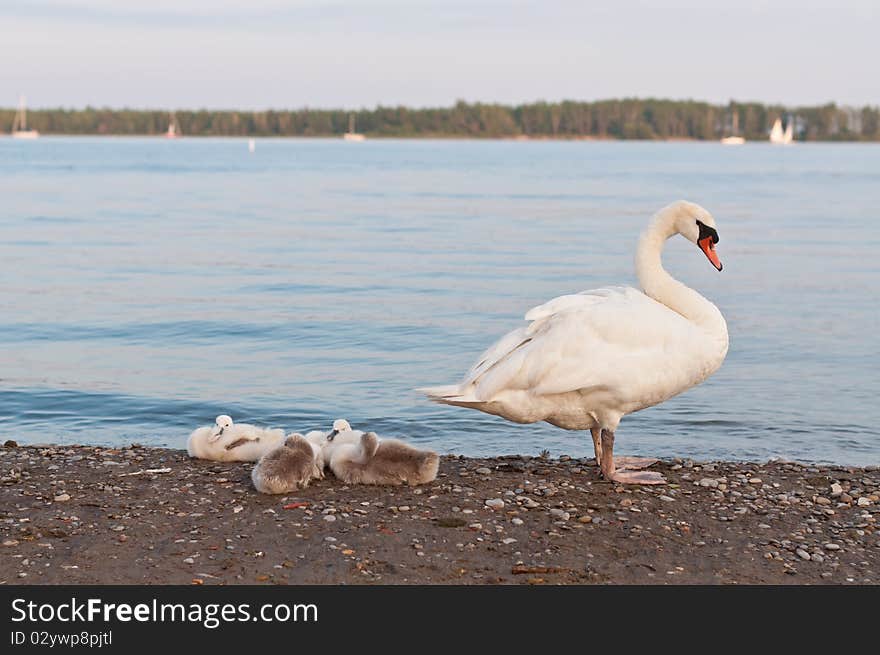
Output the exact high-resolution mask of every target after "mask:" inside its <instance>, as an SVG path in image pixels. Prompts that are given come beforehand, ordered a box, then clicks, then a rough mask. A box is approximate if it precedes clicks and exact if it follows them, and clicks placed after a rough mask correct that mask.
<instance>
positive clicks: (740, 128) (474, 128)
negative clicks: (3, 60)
mask: <svg viewBox="0 0 880 655" xmlns="http://www.w3.org/2000/svg"><path fill="white" fill-rule="evenodd" d="M14 116H15V109H14V108H6V109H0V132H3V133H5V132H8V131H10V130H11V129H12V124H13V119H14ZM352 116H353V120H354V122H355V125H356V130H357V131H358V132H361V133H363V134H365V135H367V136H368V137H407V138H409V137H412V138H418V137H439V138H444V137H450V138H454V137H458V138H517V137H528V138H557V139H579V138H598V139H698V140H716V139H720V138H721V137H724V136H730V135H738V136H743V137H745V138H746V139H749V140H763V139H766V138H767V134H768V132H769V130H770V127H771V126H772V124H773V122H774V121H775V120H776V119H777V118H779V119H782V121H783V123H784V124H787V123H788V122H789V121H793V122H794V135H795V138H796V139H799V140H806V141H880V108H878V107H870V106H867V107H860V108H856V107H842V106H838V105H836V104H833V103H832V104H826V105H821V106H813V107H784V106H781V105H764V104H760V103H740V102H730V103H728V104H726V105H714V104H710V103H706V102H698V101H694V100H657V99H635V98H632V99H620V100H601V101H596V102H577V101H565V102H556V103H550V102H534V103H529V104H521V105H515V106H508V105H499V104H483V103H466V102H463V101H460V102H458V103H456V104H455V105H453V106H451V107H440V108H427V109H411V108H407V107H381V106H380V107H376V108H375V109H360V110H347V109H310V108H302V109H293V110H268V111H230V110H222V111H220V110H217V111H215V110H207V109H201V110H177V111H175V112H174V117H175V119H176V121H177V123H178V125H179V128H180V132H181V133H182V134H183V135H185V136H253V137H272V136H291V137H292V136H301V137H322V136H324V137H326V136H340V135H342V134H343V133H344V132H346V131H347V130H348V127H349V120H350V117H352ZM170 120H171V112H169V111H167V110H139V109H96V108H92V107H87V108H85V109H36V110H30V111H28V113H27V125H28V127H29V128H33V129H36V130H39V131H40V132H41V133H43V134H98V135H101V134H105V135H159V134H163V133H165V131H166V130H167V129H168V125H169V122H170Z"/></svg>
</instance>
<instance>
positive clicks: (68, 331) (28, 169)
mask: <svg viewBox="0 0 880 655" xmlns="http://www.w3.org/2000/svg"><path fill="white" fill-rule="evenodd" d="M0 193H2V195H0V197H2V211H0V226H2V239H0V276H2V277H0V279H2V285H0V419H2V423H0V426H2V427H0V438H3V439H7V438H10V439H16V440H18V441H20V442H23V443H36V442H58V443H94V444H119V445H121V444H127V443H131V442H139V443H144V444H156V445H167V446H175V447H183V445H184V442H185V438H186V436H187V434H188V433H189V431H190V430H191V429H193V428H194V427H196V426H198V425H203V424H209V423H212V422H213V419H214V416H215V415H217V414H220V413H229V414H231V415H232V416H233V417H234V418H235V419H237V420H242V421H244V420H248V421H252V422H257V423H261V424H271V425H273V426H281V427H285V428H288V429H291V430H292V429H298V430H303V431H304V430H307V429H312V428H318V427H326V426H328V425H329V423H330V422H331V420H332V419H334V418H336V417H346V418H348V419H349V420H350V421H351V422H352V423H353V424H354V425H355V426H356V427H360V426H365V427H366V426H368V427H369V428H371V429H374V430H376V431H378V432H379V433H380V434H384V435H388V436H401V437H405V438H409V439H412V440H414V441H417V442H419V443H421V444H424V445H429V446H432V447H434V448H436V449H439V450H440V451H442V452H454V453H462V454H468V455H490V454H491V455H496V454H502V453H524V454H535V453H538V452H539V451H541V450H542V449H544V448H546V449H549V450H550V451H551V453H553V454H554V455H557V454H562V453H568V454H571V455H576V456H581V455H585V454H589V453H592V445H591V442H590V440H589V437H588V435H586V434H584V433H576V432H566V431H563V430H560V429H558V428H554V427H552V426H549V425H544V424H539V425H531V426H521V425H514V424H510V423H506V422H505V421H503V420H502V419H499V418H495V417H491V416H487V415H483V414H481V413H479V412H475V411H472V410H466V409H458V408H451V407H441V406H437V405H433V404H431V403H429V402H428V401H426V400H424V399H422V398H421V397H420V395H419V394H417V393H416V392H415V391H414V388H415V387H418V386H424V385H429V384H442V383H449V382H454V381H456V380H457V379H458V378H459V377H460V376H461V375H462V374H463V373H464V371H465V370H466V369H467V368H468V366H469V365H470V364H471V363H472V361H473V360H474V358H475V357H476V356H477V355H478V354H479V353H480V352H481V351H482V350H483V349H484V348H485V347H486V346H487V345H489V343H490V342H491V341H492V340H494V339H495V338H497V337H498V336H500V335H501V334H502V333H504V332H505V331H507V330H508V329H510V328H512V327H514V326H516V325H518V324H519V322H520V321H521V319H522V316H523V314H524V313H525V312H526V311H527V310H528V309H529V308H531V307H532V306H534V305H537V304H539V303H541V302H543V301H545V300H548V299H550V298H552V297H554V296H557V295H561V294H564V293H572V292H577V291H580V290H583V289H589V288H593V287H597V286H602V285H607V284H620V283H624V284H635V275H634V272H633V265H632V260H633V254H634V248H635V242H636V239H637V236H638V233H639V231H640V230H641V229H642V228H643V226H644V225H645V223H646V221H647V220H648V218H649V217H650V215H651V214H652V213H653V212H654V211H656V210H657V209H658V208H660V207H661V206H663V205H665V204H667V203H668V202H670V201H672V200H676V199H678V198H687V199H690V200H693V201H695V202H698V203H700V204H702V205H704V206H705V207H706V208H707V209H709V210H710V211H711V212H712V213H713V214H714V216H715V218H716V220H717V222H718V230H719V234H720V236H721V241H720V244H719V254H720V256H721V259H722V261H723V262H724V272H723V273H720V274H719V273H717V272H716V271H715V270H714V269H713V268H712V267H711V265H710V264H709V263H708V262H707V261H706V260H705V258H704V257H703V255H702V254H701V253H700V252H699V251H698V250H697V249H696V248H694V247H693V246H692V245H691V244H689V243H687V242H685V241H684V240H683V239H674V240H673V241H670V242H669V244H668V246H667V249H666V255H665V263H666V266H667V269H668V270H669V271H670V272H671V273H672V274H673V275H675V276H677V277H679V278H680V279H681V280H682V281H684V282H685V283H687V284H689V285H690V286H693V287H695V288H696V289H698V290H699V291H700V292H701V293H703V294H704V295H706V296H707V297H708V298H710V299H711V300H712V301H713V302H715V303H716V304H717V305H718V306H719V307H720V308H721V311H722V312H723V313H724V315H725V316H726V318H727V321H728V326H729V330H730V353H729V355H728V357H727V361H726V362H725V363H724V365H723V367H722V368H721V370H720V371H719V372H718V373H716V374H715V375H714V376H713V377H712V378H710V379H709V380H708V381H707V382H706V383H704V384H703V385H702V386H700V387H697V388H695V389H692V390H690V391H688V392H686V393H685V394H683V395H681V396H679V397H677V398H675V399H673V400H671V401H669V402H667V403H665V404H663V405H662V406H659V407H655V408H652V409H648V410H644V411H643V412H639V413H637V414H634V415H631V416H629V417H626V418H624V421H623V422H622V423H621V427H620V429H619V431H618V450H619V451H620V452H621V453H639V454H656V455H662V456H690V457H694V458H699V459H709V458H730V459H757V460H763V459H767V458H769V457H775V456H780V457H784V458H789V459H798V460H805V461H828V462H838V463H848V464H877V463H880V403H878V398H880V339H878V317H880V309H878V307H880V228H878V225H880V222H878V221H880V215H878V211H880V210H878V207H880V147H878V146H872V145H851V144H847V145H833V144H798V145H796V146H792V147H787V148H783V147H772V146H769V145H765V144H747V145H745V146H743V147H739V148H735V147H734V148H731V147H724V146H721V145H718V144H705V143H703V144H701V143H650V142H648V143H607V142H606V143H588V142H582V143H575V142H572V143H564V142H563V143H553V142H536V143H520V142H476V141H367V142H365V143H345V142H342V141H329V140H258V141H257V148H256V152H254V153H253V154H249V153H248V149H247V142H246V141H245V140H235V139H216V140H214V139H181V140H179V141H171V142H169V141H165V140H161V139H117V138H103V139H102V138H70V139H62V138H43V139H40V140H38V141H35V142H29V143H25V142H17V141H13V140H11V139H6V138H4V139H0Z"/></svg>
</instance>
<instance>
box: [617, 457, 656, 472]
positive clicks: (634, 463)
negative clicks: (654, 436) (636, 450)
mask: <svg viewBox="0 0 880 655" xmlns="http://www.w3.org/2000/svg"><path fill="white" fill-rule="evenodd" d="M659 461H660V460H659V459H655V458H653V457H615V458H614V466H616V467H617V468H618V469H628V470H630V471H637V470H639V469H646V468H648V467H649V466H652V465H653V464H656V463H657V462H659Z"/></svg>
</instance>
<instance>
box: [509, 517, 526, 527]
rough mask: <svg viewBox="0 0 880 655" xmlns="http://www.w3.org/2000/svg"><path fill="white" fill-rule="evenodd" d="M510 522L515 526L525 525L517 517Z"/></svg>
mask: <svg viewBox="0 0 880 655" xmlns="http://www.w3.org/2000/svg"><path fill="white" fill-rule="evenodd" d="M510 522H511V523H513V524H514V525H522V524H523V520H522V519H520V518H517V517H515V516H514V517H513V518H512V519H510Z"/></svg>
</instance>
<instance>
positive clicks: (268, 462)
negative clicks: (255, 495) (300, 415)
mask: <svg viewBox="0 0 880 655" xmlns="http://www.w3.org/2000/svg"><path fill="white" fill-rule="evenodd" d="M319 453H320V449H315V448H313V447H312V444H310V443H309V442H308V441H307V440H306V438H305V437H304V436H303V435H301V434H299V433H298V432H294V433H293V434H291V435H290V436H289V437H287V439H285V440H284V443H283V444H281V445H280V446H279V447H278V448H275V449H274V450H271V451H270V452H268V453H266V454H265V455H263V457H261V458H260V461H259V462H257V465H256V466H255V467H254V470H253V472H252V473H251V479H252V480H253V481H254V487H256V488H257V491H259V492H260V493H264V494H286V493H290V492H291V491H296V490H297V489H305V488H306V487H308V486H309V482H310V481H311V480H312V478H323V477H324V471H323V466H321V467H319V466H318V461H317V456H318V454H319Z"/></svg>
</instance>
